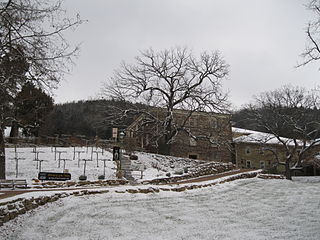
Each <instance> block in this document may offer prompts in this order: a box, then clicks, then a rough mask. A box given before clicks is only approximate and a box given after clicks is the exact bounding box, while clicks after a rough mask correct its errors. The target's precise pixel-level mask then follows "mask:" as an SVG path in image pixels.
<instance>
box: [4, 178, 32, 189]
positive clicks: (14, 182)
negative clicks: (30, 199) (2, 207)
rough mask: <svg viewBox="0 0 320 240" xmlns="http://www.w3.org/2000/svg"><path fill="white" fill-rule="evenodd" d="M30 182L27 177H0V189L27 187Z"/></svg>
mask: <svg viewBox="0 0 320 240" xmlns="http://www.w3.org/2000/svg"><path fill="white" fill-rule="evenodd" d="M27 186H28V184H27V181H26V180H25V179H0V189H1V188H12V189H15V187H18V188H27Z"/></svg>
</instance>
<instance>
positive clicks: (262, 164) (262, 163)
mask: <svg viewBox="0 0 320 240" xmlns="http://www.w3.org/2000/svg"><path fill="white" fill-rule="evenodd" d="M265 167H266V163H265V162H264V161H260V168H261V169H264V168H265Z"/></svg>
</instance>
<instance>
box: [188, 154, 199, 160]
mask: <svg viewBox="0 0 320 240" xmlns="http://www.w3.org/2000/svg"><path fill="white" fill-rule="evenodd" d="M189 158H190V159H198V155H197V154H189Z"/></svg>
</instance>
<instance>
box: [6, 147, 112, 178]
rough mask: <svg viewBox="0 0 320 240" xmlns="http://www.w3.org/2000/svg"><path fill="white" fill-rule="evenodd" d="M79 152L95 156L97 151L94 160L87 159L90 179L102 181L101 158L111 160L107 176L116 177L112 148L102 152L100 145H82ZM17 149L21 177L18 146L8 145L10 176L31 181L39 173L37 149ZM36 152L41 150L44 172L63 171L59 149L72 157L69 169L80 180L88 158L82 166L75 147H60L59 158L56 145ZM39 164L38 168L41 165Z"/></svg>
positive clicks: (66, 164) (64, 154)
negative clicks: (89, 146)
mask: <svg viewBox="0 0 320 240" xmlns="http://www.w3.org/2000/svg"><path fill="white" fill-rule="evenodd" d="M75 150H76V151H81V153H80V159H88V160H90V159H91V151H92V150H93V151H94V152H93V156H92V161H89V162H87V166H86V175H87V177H88V180H98V176H99V175H103V162H102V161H101V160H98V163H97V161H96V159H97V153H96V152H99V153H98V159H109V161H107V162H106V166H107V167H106V179H115V164H114V162H113V161H111V160H112V153H111V152H108V151H104V152H103V154H102V150H101V149H96V148H93V149H91V148H88V149H87V148H84V147H83V148H81V147H76V149H75ZM16 151H17V152H18V153H17V156H18V158H22V159H21V160H20V161H19V162H18V176H17V177H16V160H15V159H14V157H15V149H14V148H6V176H7V178H8V179H15V178H17V179H26V180H27V181H28V182H30V181H31V180H32V179H36V178H38V172H39V170H40V169H39V165H38V164H39V163H38V162H36V161H34V159H35V153H34V149H33V148H30V147H27V148H17V149H16ZM36 151H39V154H38V159H40V160H44V161H43V162H42V163H41V171H42V172H63V167H64V161H60V167H59V161H58V159H59V153H58V152H59V151H60V152H61V153H60V158H61V159H68V160H66V161H65V162H66V163H65V169H68V171H69V172H70V173H71V179H72V180H78V178H79V176H80V175H82V174H83V172H84V166H83V165H84V161H80V164H79V166H78V153H77V152H76V155H75V157H74V148H72V147H68V148H57V153H56V160H55V152H54V148H51V147H41V148H36ZM37 166H38V168H37Z"/></svg>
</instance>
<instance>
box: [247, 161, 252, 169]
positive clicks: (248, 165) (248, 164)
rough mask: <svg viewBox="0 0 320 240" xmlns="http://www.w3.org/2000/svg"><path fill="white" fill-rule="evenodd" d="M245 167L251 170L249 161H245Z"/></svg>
mask: <svg viewBox="0 0 320 240" xmlns="http://www.w3.org/2000/svg"><path fill="white" fill-rule="evenodd" d="M246 167H247V168H251V161H249V160H247V161H246Z"/></svg>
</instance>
